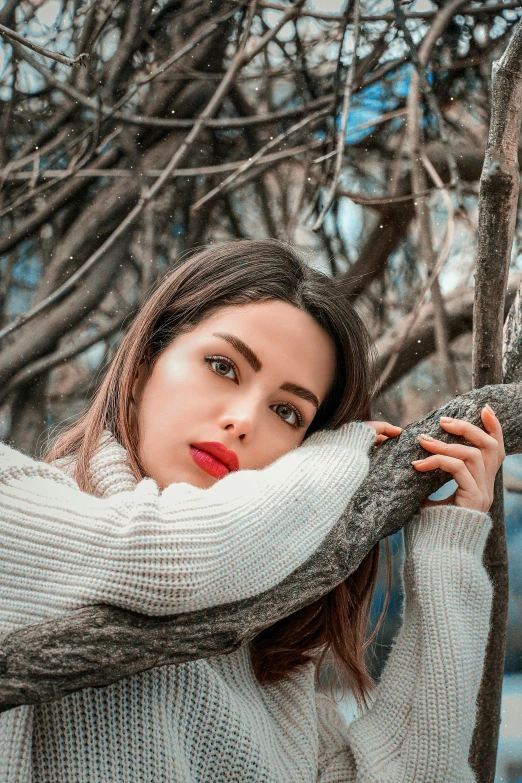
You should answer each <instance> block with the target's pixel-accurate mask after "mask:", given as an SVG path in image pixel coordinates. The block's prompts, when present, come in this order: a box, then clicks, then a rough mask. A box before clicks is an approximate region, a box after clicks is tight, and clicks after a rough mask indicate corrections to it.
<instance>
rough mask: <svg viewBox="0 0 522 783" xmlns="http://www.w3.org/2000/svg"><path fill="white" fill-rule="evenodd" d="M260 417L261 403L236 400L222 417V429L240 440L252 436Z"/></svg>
mask: <svg viewBox="0 0 522 783" xmlns="http://www.w3.org/2000/svg"><path fill="white" fill-rule="evenodd" d="M258 415H259V403H257V402H256V401H254V400H252V399H247V398H245V399H243V400H241V401H239V400H236V401H235V404H231V405H230V406H229V407H228V408H227V410H226V411H225V412H224V413H223V414H222V416H221V422H220V424H221V427H222V428H223V429H224V430H226V431H227V432H228V433H229V435H232V436H233V437H235V438H239V440H244V439H245V438H246V436H247V435H251V434H252V431H253V429H254V427H255V424H256V420H257V417H258Z"/></svg>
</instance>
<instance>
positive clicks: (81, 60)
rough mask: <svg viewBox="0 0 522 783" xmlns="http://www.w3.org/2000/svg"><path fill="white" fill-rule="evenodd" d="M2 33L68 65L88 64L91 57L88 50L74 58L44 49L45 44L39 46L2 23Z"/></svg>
mask: <svg viewBox="0 0 522 783" xmlns="http://www.w3.org/2000/svg"><path fill="white" fill-rule="evenodd" d="M0 35H2V36H4V38H7V39H9V40H10V41H16V43H19V44H21V45H22V46H26V47H27V48H28V49H31V50H32V51H33V52H36V53H37V54H42V55H43V56H44V57H49V58H50V59H51V60H56V62H57V63H62V64H63V65H68V66H69V67H70V68H79V67H80V66H81V65H87V63H86V62H85V61H86V60H88V59H89V55H88V53H87V52H81V53H80V54H79V55H78V57H72V58H71V57H66V56H65V54H58V53H57V52H50V51H49V49H44V48H43V46H38V44H34V43H31V41H27V40H26V39H25V38H23V37H22V36H21V35H18V33H17V32H15V31H14V30H11V29H10V28H9V27H5V26H4V25H3V24H0Z"/></svg>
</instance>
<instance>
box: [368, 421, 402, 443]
mask: <svg viewBox="0 0 522 783" xmlns="http://www.w3.org/2000/svg"><path fill="white" fill-rule="evenodd" d="M365 424H369V425H370V427H373V429H374V430H375V432H376V433H377V439H376V441H375V446H378V445H379V444H380V443H383V441H385V440H388V438H396V437H397V435H400V434H401V432H402V427H396V426H395V424H388V422H387V421H366V422H365Z"/></svg>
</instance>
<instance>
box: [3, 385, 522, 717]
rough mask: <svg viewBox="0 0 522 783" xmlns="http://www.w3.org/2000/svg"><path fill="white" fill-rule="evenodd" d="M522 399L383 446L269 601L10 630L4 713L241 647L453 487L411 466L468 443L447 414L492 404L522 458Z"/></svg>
mask: <svg viewBox="0 0 522 783" xmlns="http://www.w3.org/2000/svg"><path fill="white" fill-rule="evenodd" d="M521 395H522V385H521V384H509V385H498V386H486V387H482V388H481V389H477V390H475V391H472V392H469V393H468V394H465V395H462V396H460V397H457V398H455V399H454V400H451V402H449V403H447V404H446V405H444V407H443V408H441V409H440V410H438V411H433V412H432V413H430V414H429V415H428V416H427V417H426V418H424V419H423V420H421V421H419V422H416V423H415V424H412V425H410V426H409V427H406V428H405V429H404V430H403V432H402V433H401V436H400V438H396V439H395V438H394V439H393V440H392V439H390V440H389V441H387V442H385V443H383V444H382V445H380V446H379V447H378V448H376V449H374V451H373V454H372V455H371V466H370V472H369V474H368V476H367V478H366V479H365V481H364V482H363V484H362V485H361V487H360V488H359V490H358V491H357V493H356V494H355V496H354V497H353V498H352V501H351V503H350V504H349V506H348V508H347V509H346V511H345V513H344V514H343V515H342V517H341V518H340V520H339V521H338V522H337V523H336V524H335V525H334V527H333V528H332V530H331V531H330V533H329V534H328V535H327V537H326V539H325V540H324V542H323V543H322V544H321V546H320V548H319V549H318V551H317V552H316V553H315V554H314V555H313V556H312V557H311V558H309V560H307V561H306V562H305V563H304V564H303V565H302V566H300V567H299V568H298V569H296V570H295V571H294V572H293V573H292V574H290V575H289V576H288V577H287V578H286V579H285V580H284V581H283V582H282V583H281V584H280V585H277V586H276V587H274V588H272V589H270V590H268V591H266V592H264V593H262V594H261V595H256V596H254V597H252V598H249V599H246V600H243V601H236V602H234V603H230V604H226V605H222V606H216V607H212V608H211V609H205V610H201V611H197V612H186V613H183V614H178V615H175V616H172V617H148V616H145V615H141V614H137V613H135V612H129V611H127V610H124V609H118V608H114V607H108V606H93V607H87V608H85V609H80V610H78V611H76V612H73V613H71V614H69V615H66V616H64V617H59V618H53V619H52V620H50V621H49V622H45V623H40V624H38V625H34V626H29V627H24V628H21V629H19V630H16V631H14V632H12V633H10V634H8V635H7V636H5V637H4V638H3V639H2V641H1V643H0V710H7V709H10V708H12V707H16V706H19V705H20V704H33V703H38V702H44V701H53V700H55V699H59V698H62V697H63V696H66V695H67V694H69V693H74V692H76V691H78V690H82V689H83V688H89V687H103V686H107V685H110V684H111V683H113V682H117V681H118V680H121V679H122V678H123V677H127V676H129V675H131V674H136V673H137V672H140V671H145V670H147V669H151V668H154V667H156V666H164V665H167V664H172V663H181V662H182V661H188V660H195V659H198V658H207V657H210V656H214V655H222V654H225V653H228V652H232V651H233V650H235V649H237V648H238V647H239V646H241V645H242V644H244V643H245V642H248V641H250V640H251V639H252V638H253V637H254V636H256V635H257V634H258V633H260V631H262V630H263V629H264V628H267V627H268V626H270V625H272V624H273V623H275V622H276V621H277V620H279V619H281V618H283V617H286V616H287V615H289V614H291V613H292V612H295V611H297V610H298V609H300V608H301V607H303V606H307V605H308V604H310V603H312V602H313V601H315V600H316V599H318V598H320V597H321V596H323V595H325V594H326V593H328V592H330V591H331V590H332V589H333V588H334V587H335V586H336V585H337V584H339V583H340V582H342V581H344V579H346V578H347V577H348V575H349V574H350V573H352V572H353V571H354V570H355V569H356V568H357V566H358V565H359V563H360V562H361V561H362V559H363V558H364V557H365V556H366V554H367V553H368V552H369V551H370V549H371V548H372V547H373V546H374V545H375V544H376V543H377V542H378V541H380V540H381V539H382V538H384V537H385V536H389V535H391V534H392V533H395V532H396V531H397V530H400V529H401V528H402V527H403V526H404V524H405V523H406V522H407V521H408V520H409V519H411V517H412V515H414V514H415V513H417V512H418V509H419V507H420V505H421V503H422V501H423V500H424V499H425V498H426V497H427V496H428V495H430V494H431V493H432V492H435V491H436V490H437V489H439V488H440V487H441V486H442V485H443V484H444V483H446V481H447V474H446V473H444V472H443V471H441V470H434V471H430V472H429V473H425V474H421V475H419V474H418V473H417V472H416V471H414V470H413V468H412V467H411V464H410V462H411V460H412V458H418V457H421V456H423V455H421V451H422V448H421V446H420V445H419V443H418V436H419V435H420V434H421V433H422V432H426V433H428V434H429V433H431V434H432V435H434V436H436V437H437V438H439V439H441V440H444V441H446V442H448V443H456V442H460V439H459V438H456V437H454V436H451V435H449V434H448V433H446V432H445V431H443V430H441V429H440V427H439V424H438V422H439V417H440V416H443V415H446V416H452V417H454V418H465V419H467V420H468V421H470V422H472V423H473V424H476V425H478V426H481V420H480V411H481V409H482V407H483V406H484V405H485V404H486V402H489V403H491V405H492V407H493V409H494V410H495V411H496V413H497V416H498V418H499V419H500V422H501V424H502V427H503V431H504V441H505V445H506V452H507V453H508V454H513V453H520V452H522V406H521V405H520V398H521Z"/></svg>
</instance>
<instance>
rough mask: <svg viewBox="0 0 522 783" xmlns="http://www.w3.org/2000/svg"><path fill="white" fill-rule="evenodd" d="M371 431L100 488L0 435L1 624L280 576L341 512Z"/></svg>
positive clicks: (167, 608)
mask: <svg viewBox="0 0 522 783" xmlns="http://www.w3.org/2000/svg"><path fill="white" fill-rule="evenodd" d="M374 443H375V430H374V429H373V428H372V427H370V425H368V424H365V423H364V422H352V423H351V424H347V425H343V426H342V427H341V428H339V429H338V430H335V431H322V432H318V433H314V434H313V435H312V436H310V438H308V439H307V440H306V441H305V442H304V443H303V445H301V446H300V447H298V448H295V449H293V450H292V451H291V452H289V453H287V454H285V455H284V456H282V457H280V458H279V459H278V460H276V461H275V462H273V463H272V464H271V465H269V466H268V467H266V468H263V469H261V470H241V471H237V472H235V473H230V474H228V475H227V476H226V477H225V478H223V479H221V480H220V481H218V482H216V484H214V485H213V486H212V487H210V488H208V489H200V488H198V487H194V486H192V485H190V484H187V483H184V482H183V483H181V482H180V483H175V484H171V485H169V486H168V487H166V488H165V489H164V490H163V492H160V490H159V488H158V486H157V484H156V483H155V481H153V480H152V479H150V478H145V479H143V480H142V481H140V482H139V483H138V484H137V486H136V487H135V489H134V490H133V491H129V490H127V491H122V492H118V493H117V494H115V495H113V496H112V497H103V498H99V497H94V496H92V495H89V494H87V493H84V492H81V491H80V490H79V489H78V486H77V485H76V483H75V482H74V481H73V480H72V479H71V478H69V477H68V476H67V475H65V473H63V472H62V471H61V470H59V469H58V468H57V467H56V466H54V465H49V464H47V463H42V462H36V461H34V460H32V459H31V458H29V457H27V456H25V455H23V454H21V453H20V452H18V451H16V450H14V449H11V448H9V447H8V446H6V445H5V444H0V632H2V630H9V629H12V628H13V627H17V626H20V625H26V624H31V623H37V622H40V621H41V620H43V619H48V618H50V617H52V616H53V615H56V614H58V613H60V612H68V611H71V610H73V609H76V608H78V607H81V606H86V605H91V604H95V603H106V604H112V605H116V606H120V607H123V608H126V609H131V610H134V611H137V612H142V613H145V614H150V615H167V614H173V613H177V612H187V611H191V610H197V609H202V608H206V607H211V606H215V605H218V604H224V603H228V602H231V601H236V600H239V599H243V598H248V597H250V596H252V595H256V594H258V593H261V592H263V591H265V590H267V589H269V588H270V587H273V586H274V585H276V584H278V583H279V582H281V581H282V580H283V579H284V578H285V577H286V576H288V574H290V573H291V572H292V571H294V570H295V569H296V568H297V567H298V566H299V565H301V564H302V563H303V562H304V561H305V560H307V559H308V558H309V557H310V556H311V555H312V554H313V553H314V551H315V550H316V549H317V547H318V546H319V544H320V543H321V541H322V540H323V539H324V538H325V537H326V535H327V534H328V532H329V530H330V529H331V527H332V526H333V525H334V523H335V522H336V521H337V520H338V519H339V517H340V516H341V514H342V512H343V510H344V508H345V506H346V504H347V503H348V502H349V500H350V498H351V496H352V495H353V494H354V492H355V490H356V489H357V488H358V487H359V485H360V484H361V483H362V481H363V479H364V478H365V476H366V474H367V473H368V469H369V456H368V452H369V450H370V448H371V446H373V444H374Z"/></svg>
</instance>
